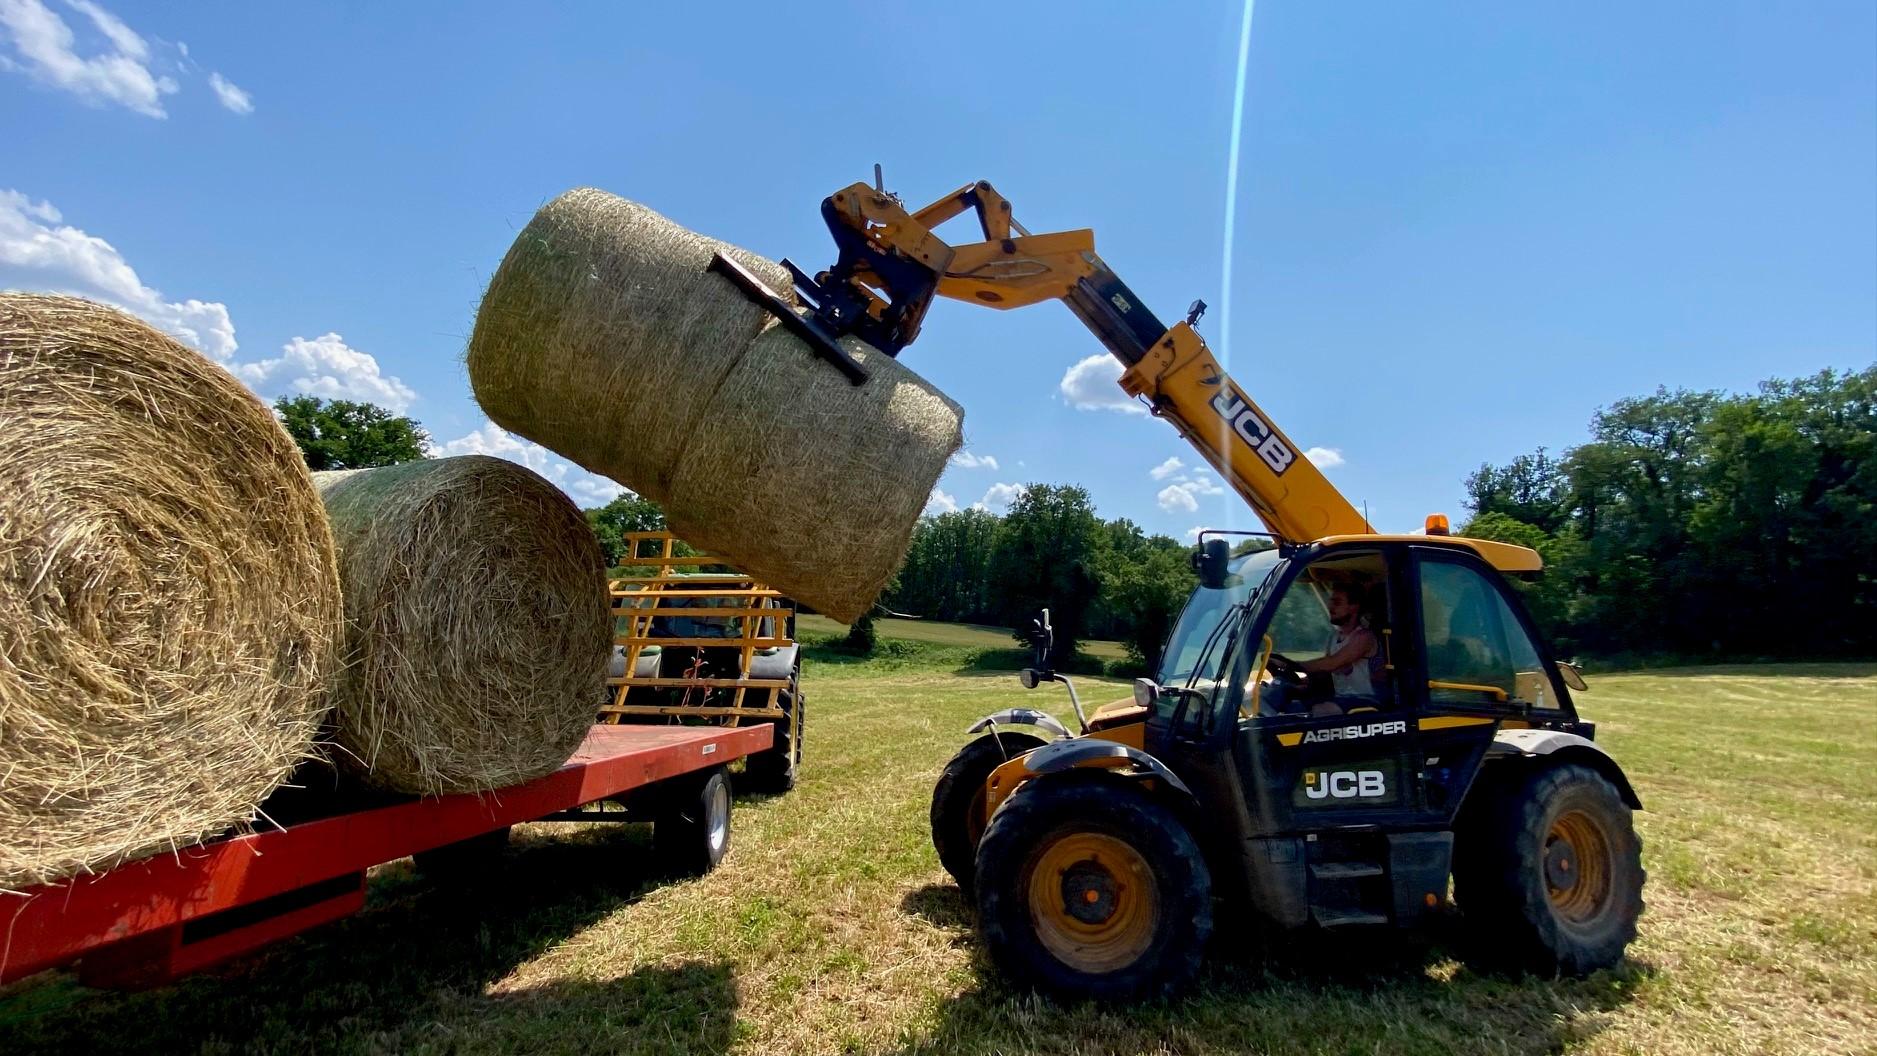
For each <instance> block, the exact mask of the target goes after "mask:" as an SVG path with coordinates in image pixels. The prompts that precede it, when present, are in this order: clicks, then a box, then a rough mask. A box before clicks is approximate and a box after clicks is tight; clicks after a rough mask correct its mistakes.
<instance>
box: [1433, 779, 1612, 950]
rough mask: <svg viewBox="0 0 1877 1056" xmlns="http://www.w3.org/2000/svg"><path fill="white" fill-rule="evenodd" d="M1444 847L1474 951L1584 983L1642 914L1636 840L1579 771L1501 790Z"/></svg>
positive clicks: (1607, 787)
mask: <svg viewBox="0 0 1877 1056" xmlns="http://www.w3.org/2000/svg"><path fill="white" fill-rule="evenodd" d="M1482 785H1483V786H1484V787H1482V788H1480V789H1478V790H1477V791H1476V792H1475V793H1474V794H1475V795H1480V794H1483V795H1488V796H1492V797H1493V798H1492V799H1491V800H1489V801H1487V802H1484V803H1482V804H1481V805H1480V809H1479V810H1477V811H1469V814H1470V818H1469V819H1468V821H1467V823H1466V824H1464V825H1463V827H1462V829H1461V831H1460V832H1459V834H1458V838H1457V839H1456V841H1455V844H1454V866H1453V876H1454V899H1455V901H1457V902H1458V903H1459V904H1460V909H1461V911H1462V912H1463V913H1464V914H1465V916H1466V919H1467V923H1468V924H1469V926H1470V928H1471V930H1473V931H1474V932H1475V933H1476V935H1477V936H1478V938H1479V940H1480V941H1481V944H1482V947H1483V950H1484V952H1486V953H1487V954H1488V955H1489V956H1492V957H1495V958H1497V959H1500V960H1503V961H1508V962H1510V963H1512V964H1514V965H1516V966H1518V967H1523V968H1529V969H1532V970H1534V971H1540V972H1565V973H1568V974H1572V975H1584V974H1588V973H1590V972H1593V971H1596V970H1597V969H1599V968H1608V967H1610V966H1612V965H1615V964H1616V963H1617V962H1619V961H1621V960H1622V959H1623V951H1624V950H1625V949H1626V948H1627V947H1628V946H1629V944H1630V942H1631V941H1633V940H1634V939H1635V938H1636V921H1637V918H1639V917H1640V916H1641V915H1642V884H1643V879H1644V877H1645V874H1644V872H1643V868H1642V841H1641V840H1640V839H1639V838H1638V837H1637V835H1636V828H1635V824H1634V821H1633V813H1632V811H1631V810H1630V808H1629V805H1628V804H1626V803H1624V802H1623V798H1622V796H1621V795H1620V794H1619V793H1618V792H1617V790H1616V787H1615V786H1614V785H1612V784H1611V783H1610V780H1609V779H1608V778H1606V777H1604V776H1603V775H1602V774H1599V773H1597V772H1596V771H1595V770H1592V769H1590V768H1589V767H1585V766H1577V765H1564V766H1555V767H1549V768H1546V769H1544V770H1540V771H1538V772H1536V773H1533V774H1529V775H1518V776H1516V777H1514V778H1513V779H1512V780H1508V781H1501V782H1491V783H1488V782H1485V781H1482Z"/></svg>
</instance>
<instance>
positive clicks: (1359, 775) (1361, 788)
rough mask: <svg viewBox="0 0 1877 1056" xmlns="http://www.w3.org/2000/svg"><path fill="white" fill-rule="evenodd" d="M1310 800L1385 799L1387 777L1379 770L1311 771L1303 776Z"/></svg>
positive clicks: (1304, 787)
mask: <svg viewBox="0 0 1877 1056" xmlns="http://www.w3.org/2000/svg"><path fill="white" fill-rule="evenodd" d="M1303 794H1304V795H1306V796H1309V797H1310V798H1311V799H1386V798H1387V797H1388V777H1387V775H1385V774H1383V773H1382V772H1381V771H1380V770H1311V771H1307V772H1305V774H1304V775H1303Z"/></svg>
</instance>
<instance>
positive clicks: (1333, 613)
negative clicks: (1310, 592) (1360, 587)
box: [1330, 586, 1362, 627]
mask: <svg viewBox="0 0 1877 1056" xmlns="http://www.w3.org/2000/svg"><path fill="white" fill-rule="evenodd" d="M1361 618H1362V599H1361V598H1360V596H1358V594H1357V593H1356V591H1355V588H1353V587H1348V586H1339V587H1336V588H1334V589H1333V590H1331V591H1330V622H1331V623H1333V624H1335V625H1336V626H1338V627H1349V626H1351V625H1353V624H1354V623H1355V622H1356V621H1357V620H1359V619H1361Z"/></svg>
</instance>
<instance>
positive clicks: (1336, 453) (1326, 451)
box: [1303, 447, 1343, 469]
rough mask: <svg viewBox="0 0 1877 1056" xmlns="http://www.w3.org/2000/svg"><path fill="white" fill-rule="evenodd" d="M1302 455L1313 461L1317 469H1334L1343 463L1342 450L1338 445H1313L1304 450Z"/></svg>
mask: <svg viewBox="0 0 1877 1056" xmlns="http://www.w3.org/2000/svg"><path fill="white" fill-rule="evenodd" d="M1303 457H1305V458H1307V459H1309V460H1310V461H1311V462H1313V463H1315V464H1316V467H1317V468H1318V469H1335V468H1336V467H1337V466H1340V465H1342V464H1343V452H1342V449H1341V448H1338V447H1313V448H1311V449H1310V450H1308V451H1305V452H1304V453H1303Z"/></svg>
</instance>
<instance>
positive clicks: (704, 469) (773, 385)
mask: <svg viewBox="0 0 1877 1056" xmlns="http://www.w3.org/2000/svg"><path fill="white" fill-rule="evenodd" d="M841 345H842V347H843V348H845V349H846V350H847V352H848V354H849V355H851V356H853V357H854V358H855V359H857V360H859V361H860V362H861V363H862V364H863V365H864V366H865V367H866V368H867V372H868V375H869V377H868V379H867V383H866V384H865V385H860V386H855V385H852V384H849V382H848V380H847V379H846V378H845V377H844V376H842V374H841V373H840V372H839V371H837V370H835V369H834V368H832V367H830V366H829V365H828V363H827V362H826V361H825V360H822V359H821V358H820V357H818V356H816V355H815V354H814V353H813V352H811V351H810V350H809V348H808V346H807V345H805V344H803V343H802V341H801V340H800V339H799V338H797V337H796V336H795V335H794V334H792V333H790V332H789V331H788V330H786V329H784V328H782V327H780V326H775V327H771V328H770V329H768V330H765V331H763V333H762V335H761V336H760V337H758V338H757V339H756V341H755V343H754V345H752V346H751V348H750V352H749V354H748V355H747V356H745V357H743V361H742V362H741V363H739V364H738V365H737V367H736V369H735V370H733V371H731V372H730V376H729V377H728V378H726V379H724V382H723V385H722V386H721V387H720V388H719V389H718V390H717V397H716V399H714V400H713V401H711V405H710V414H711V421H713V422H717V423H720V424H719V426H718V427H717V428H712V429H699V430H698V431H697V433H696V435H695V436H694V437H693V438H692V441H691V443H690V445H689V446H688V447H687V448H686V449H685V453H684V458H683V460H682V461H681V462H680V463H679V464H678V472H677V475H676V477H675V483H674V485H673V488H672V493H671V497H670V499H669V500H668V501H667V503H666V506H665V516H666V519H667V521H668V522H669V523H670V525H671V530H672V531H673V532H675V533H676V534H677V535H679V536H681V537H682V538H684V540H685V541H687V542H689V543H690V544H691V545H693V546H696V547H698V548H700V549H703V550H705V551H708V552H711V553H718V554H724V555H727V556H729V557H732V558H734V559H735V562H736V564H737V566H738V567H739V568H741V569H742V570H743V571H745V572H747V573H749V574H750V575H752V576H755V577H756V578H758V579H760V580H762V581H763V582H765V583H768V584H770V585H772V586H774V587H776V588H777V589H778V590H781V591H783V592H784V593H786V594H788V595H790V596H791V597H794V598H796V599H799V600H801V601H804V602H807V603H808V604H810V605H812V606H814V607H815V609H816V610H818V611H820V612H823V613H826V614H827V615H829V616H832V617H834V618H835V619H837V620H839V621H841V622H843V623H851V622H853V621H854V620H855V619H856V618H858V617H859V616H860V615H861V614H863V613H865V612H866V611H867V610H868V609H869V608H871V607H872V605H873V601H874V599H875V598H877V597H878V596H879V594H880V591H881V590H882V589H884V588H885V586H886V582H887V580H889V579H891V578H892V577H893V573H894V572H896V571H897V570H898V569H899V565H900V561H901V560H903V559H904V558H905V556H906V548H907V547H908V546H910V545H911V542H912V530H913V526H914V525H915V524H916V523H917V522H918V520H919V515H920V513H922V512H923V511H924V509H925V504H926V501H927V499H928V498H929V497H930V495H931V492H932V486H933V485H934V484H936V483H938V478H939V474H940V473H942V472H944V470H945V462H946V460H947V459H948V458H950V457H951V454H952V452H954V451H956V450H958V446H959V444H960V443H961V442H962V439H963V437H962V434H961V431H960V430H961V426H962V424H963V421H964V412H962V411H961V410H959V408H958V405H957V404H955V403H953V402H952V401H951V400H949V399H947V398H946V397H945V395H944V394H943V393H941V392H939V391H938V390H937V389H936V388H934V387H932V386H931V385H930V384H929V383H927V382H926V381H925V380H924V379H923V378H921V377H919V376H918V375H917V374H914V373H913V372H912V371H911V370H908V369H907V368H905V367H903V366H901V365H900V364H899V362H898V361H897V360H895V359H893V358H892V357H891V356H887V355H883V354H881V353H880V352H879V351H878V350H876V349H874V348H872V347H871V346H869V345H867V344H866V343H865V342H862V341H860V340H858V339H855V338H844V339H842V341H841Z"/></svg>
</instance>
